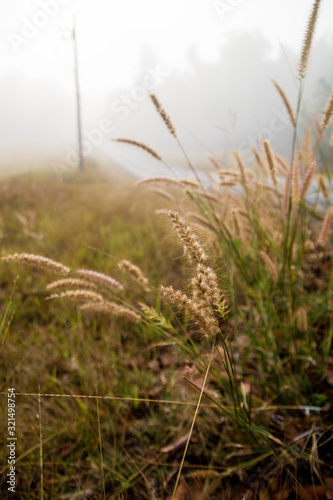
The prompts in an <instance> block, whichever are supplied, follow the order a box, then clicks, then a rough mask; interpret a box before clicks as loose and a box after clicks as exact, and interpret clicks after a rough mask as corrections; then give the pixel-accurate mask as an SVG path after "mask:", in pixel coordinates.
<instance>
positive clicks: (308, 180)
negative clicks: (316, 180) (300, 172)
mask: <svg viewBox="0 0 333 500" xmlns="http://www.w3.org/2000/svg"><path fill="white" fill-rule="evenodd" d="M316 168H317V164H316V162H315V161H313V162H312V163H311V164H310V165H309V167H308V168H307V170H306V172H305V176H304V181H303V185H302V188H301V194H300V202H302V201H303V200H304V198H305V195H306V193H307V192H308V189H309V187H310V184H311V180H312V178H313V176H314V173H315V171H316Z"/></svg>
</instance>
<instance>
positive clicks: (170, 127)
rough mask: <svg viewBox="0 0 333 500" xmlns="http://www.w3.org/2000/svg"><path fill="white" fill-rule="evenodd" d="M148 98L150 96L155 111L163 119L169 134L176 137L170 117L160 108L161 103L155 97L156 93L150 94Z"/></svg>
mask: <svg viewBox="0 0 333 500" xmlns="http://www.w3.org/2000/svg"><path fill="white" fill-rule="evenodd" d="M150 98H151V100H152V102H153V104H154V106H155V108H156V111H157V112H158V114H159V115H160V116H161V118H162V120H163V121H164V123H165V125H166V126H167V128H168V130H169V132H170V134H171V135H173V136H174V137H177V134H176V129H175V127H174V126H173V123H172V121H171V118H170V117H169V116H168V115H167V114H166V112H165V111H164V109H163V108H162V105H161V103H160V101H159V100H158V99H157V97H156V95H154V94H151V95H150Z"/></svg>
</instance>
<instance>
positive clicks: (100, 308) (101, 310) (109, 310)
mask: <svg viewBox="0 0 333 500" xmlns="http://www.w3.org/2000/svg"><path fill="white" fill-rule="evenodd" d="M80 310H81V311H83V312H86V313H98V314H107V315H109V316H113V317H122V318H125V319H127V320H129V321H132V322H134V323H139V322H140V321H141V317H140V316H139V314H137V313H136V312H134V311H132V310H131V309H128V308H127V307H123V306H120V305H119V304H116V303H115V302H108V301H106V302H101V303H99V302H94V301H93V302H87V303H85V304H83V305H81V306H80Z"/></svg>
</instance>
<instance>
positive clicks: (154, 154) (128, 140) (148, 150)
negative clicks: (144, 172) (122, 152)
mask: <svg viewBox="0 0 333 500" xmlns="http://www.w3.org/2000/svg"><path fill="white" fill-rule="evenodd" d="M112 140H113V141H115V142H124V143H126V144H132V145H133V146H137V147H138V148H141V149H144V150H145V151H147V153H149V154H150V155H151V156H153V158H156V160H159V161H161V160H162V158H161V156H160V155H159V154H158V153H156V151H154V150H153V149H152V148H150V147H149V146H147V145H146V144H144V143H143V142H138V141H133V140H132V139H112Z"/></svg>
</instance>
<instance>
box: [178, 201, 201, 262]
mask: <svg viewBox="0 0 333 500" xmlns="http://www.w3.org/2000/svg"><path fill="white" fill-rule="evenodd" d="M169 218H170V220H171V223H172V225H173V227H174V228H175V230H176V232H177V234H178V236H179V238H180V240H181V242H182V243H183V246H184V251H185V254H186V255H187V256H188V257H189V259H190V260H191V261H194V262H198V263H199V264H203V263H205V262H206V261H207V255H206V254H205V252H204V251H203V249H202V247H201V245H200V243H199V241H198V238H197V236H196V235H195V234H194V232H193V230H192V229H191V227H190V226H189V225H188V224H187V223H186V222H185V221H184V219H183V218H182V217H181V216H180V215H179V214H178V212H173V211H172V210H171V211H170V212H169Z"/></svg>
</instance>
